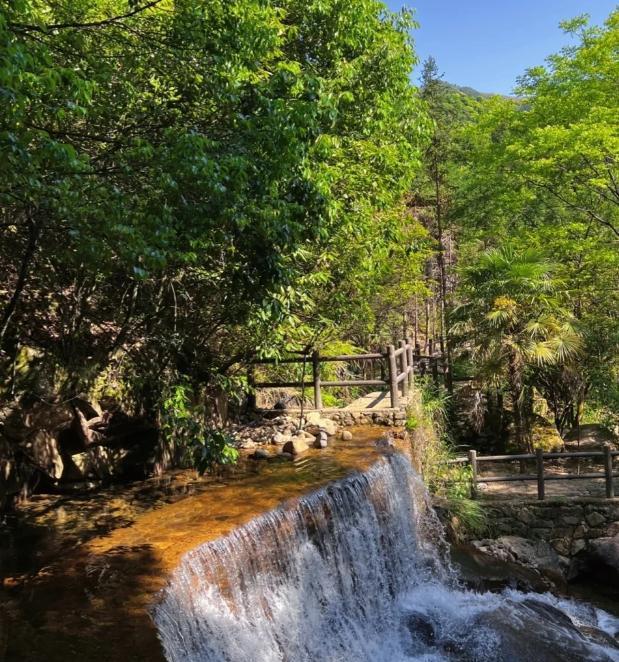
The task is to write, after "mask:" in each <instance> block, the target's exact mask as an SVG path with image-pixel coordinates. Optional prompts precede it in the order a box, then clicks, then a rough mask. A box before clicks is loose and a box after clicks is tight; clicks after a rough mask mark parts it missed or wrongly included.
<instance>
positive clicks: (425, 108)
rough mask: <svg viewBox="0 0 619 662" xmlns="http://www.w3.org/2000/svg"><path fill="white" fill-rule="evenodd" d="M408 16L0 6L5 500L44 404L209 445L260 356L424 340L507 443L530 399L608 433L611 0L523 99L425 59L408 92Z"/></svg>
mask: <svg viewBox="0 0 619 662" xmlns="http://www.w3.org/2000/svg"><path fill="white" fill-rule="evenodd" d="M415 27H416V26H415V22H414V20H413V15H412V14H409V13H407V12H402V13H398V14H393V13H390V12H388V11H387V10H386V9H385V7H384V5H383V4H382V3H381V2H379V1H378V0H356V1H354V2H349V3H342V2H337V1H336V0H305V1H303V2H300V1H298V0H282V1H281V2H277V3H274V2H262V1H261V0H212V1H211V2H203V1H201V0H179V1H173V0H154V1H152V2H147V3H144V2H135V1H134V0H130V1H129V2H126V0H96V1H91V2H82V1H81V0H72V1H70V2H64V3H54V4H50V3H47V2H40V1H38V0H17V1H15V2H12V3H10V4H9V5H4V6H3V8H2V9H1V10H0V95H1V96H2V99H3V109H4V112H3V113H2V115H1V116H0V146H1V149H2V160H1V161H0V228H1V234H0V269H1V273H2V274H3V277H2V282H1V283H0V371H1V372H0V377H1V383H0V398H1V399H2V416H3V421H4V428H3V432H0V434H1V435H2V438H1V439H0V452H1V453H2V456H3V458H4V459H3V460H0V461H2V462H3V463H4V464H3V466H4V467H5V469H6V470H5V471H4V474H5V477H7V484H9V487H7V488H4V491H5V492H7V493H14V492H16V491H18V490H19V489H22V487H23V485H24V484H26V485H27V484H29V481H30V484H31V483H32V480H33V479H32V476H33V473H36V471H40V470H41V466H40V465H37V463H36V462H33V461H32V452H33V451H32V450H30V451H26V450H24V448H25V447H24V445H23V441H24V435H25V434H26V432H24V428H23V425H22V424H21V423H20V424H19V425H16V424H15V419H16V417H17V418H19V416H22V413H23V412H24V411H30V410H31V409H32V408H33V407H35V408H36V407H37V406H39V405H41V403H43V404H44V405H45V406H46V407H50V406H53V405H58V406H60V405H61V404H63V405H65V404H68V405H70V406H74V404H75V402H77V400H76V399H77V398H79V400H80V401H97V402H104V403H108V405H109V407H110V408H111V409H112V410H114V411H122V412H123V415H124V416H126V417H129V418H131V420H134V419H135V420H137V419H138V418H139V419H140V420H142V421H145V422H146V424H147V425H148V426H152V428H153V429H154V430H159V431H160V432H162V433H163V434H162V436H163V437H174V436H177V437H183V436H184V438H185V439H190V438H191V439H195V438H196V437H199V438H200V439H201V440H202V441H201V443H202V444H203V445H204V444H205V445H207V446H208V444H209V443H211V441H209V440H213V439H220V438H219V437H217V436H216V435H215V436H213V430H214V427H213V426H216V425H220V424H221V422H222V411H221V404H219V407H218V403H221V399H222V396H224V395H227V397H228V401H229V402H241V401H242V399H243V398H244V396H245V395H246V394H247V392H248V388H249V387H248V384H247V379H246V369H247V364H248V362H249V361H250V360H251V359H252V358H255V357H256V356H278V355H281V354H282V353H283V352H286V351H300V352H306V353H307V352H309V351H311V350H312V349H313V348H325V347H328V346H329V344H330V343H333V342H335V341H338V342H340V343H341V342H344V343H345V344H348V345H350V346H354V347H358V348H364V349H368V350H370V349H372V348H376V347H380V346H382V345H383V344H384V343H385V342H387V341H389V339H390V338H392V337H394V336H395V335H399V336H401V335H402V334H408V335H410V336H414V338H415V340H416V341H418V342H419V343H420V344H421V345H423V344H424V343H425V342H426V341H427V340H428V339H429V338H433V339H436V340H437V344H438V345H440V347H441V349H442V352H443V355H444V356H445V357H446V360H447V362H448V364H449V374H450V375H452V376H454V375H455V376H462V375H467V376H471V377H473V379H474V385H475V388H476V389H477V392H478V394H479V397H478V400H477V406H478V408H479V411H478V412H477V413H476V416H477V420H478V421H479V422H480V426H482V425H484V424H487V423H488V422H489V421H490V419H494V420H496V419H497V417H498V418H501V419H505V425H509V426H511V429H512V430H513V436H514V439H515V443H516V444H517V445H520V446H522V447H527V446H530V445H531V443H532V442H531V426H532V421H533V418H534V414H535V410H536V407H537V403H538V402H539V401H540V399H543V400H544V402H545V403H546V405H547V407H549V408H550V411H551V412H552V415H553V417H554V420H555V421H556V426H557V429H558V431H559V432H560V433H565V432H567V431H568V430H569V429H571V428H572V427H574V426H577V425H578V424H579V423H580V422H582V421H584V420H589V419H591V420H596V421H597V422H603V423H604V424H606V425H608V426H610V427H612V426H613V425H617V424H618V421H619V385H618V381H619V167H618V163H617V158H618V157H617V155H618V154H619V119H618V118H619V98H618V94H617V80H618V79H619V12H614V13H613V14H611V16H609V18H608V20H607V22H606V24H605V25H604V26H603V27H589V26H588V25H587V23H586V21H585V19H576V20H573V21H571V22H568V23H566V24H565V29H566V30H567V31H568V32H570V33H572V34H574V35H576V36H577V42H576V43H577V45H576V46H574V47H570V48H566V49H565V50H564V51H562V52H561V53H558V54H556V55H552V56H551V57H550V58H549V59H548V61H547V62H546V64H544V63H541V64H540V66H539V67H537V68H534V69H532V70H530V71H528V72H526V73H524V75H523V77H522V79H521V81H520V87H519V89H518V91H517V95H516V96H514V97H513V98H511V97H507V98H505V97H499V96H494V97H489V96H487V95H480V94H475V93H473V94H471V93H467V90H466V88H457V87H454V86H451V85H448V84H446V83H445V82H444V81H443V80H442V78H441V75H440V63H438V64H437V63H436V62H434V61H433V60H432V59H430V60H429V61H427V62H426V63H425V64H424V67H423V74H422V78H421V81H420V84H419V86H417V85H415V84H414V83H412V82H411V72H412V69H413V67H414V65H415V64H416V62H417V59H416V55H415V52H414V47H413V38H414V29H413V28H415ZM447 381H448V387H449V388H451V386H452V384H451V383H450V380H449V377H448V380H447ZM37 411H38V410H37ZM22 418H23V416H22ZM20 420H21V419H20ZM22 423H23V421H22ZM20 425H22V427H20ZM499 425H503V423H499ZM26 427H27V426H26ZM16 429H17V431H16ZM27 433H28V434H32V428H28V430H27ZM86 434H89V433H86ZM20 435H21V436H20ZM78 436H79V435H78ZM82 436H83V434H82ZM48 442H49V440H47V441H46V443H48ZM54 443H55V442H54ZM213 443H215V442H213ZM217 443H219V442H217ZM28 448H31V447H28ZM218 448H220V447H218ZM220 450H221V448H220ZM2 491H3V488H0V494H1V493H2Z"/></svg>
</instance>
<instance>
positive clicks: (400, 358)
mask: <svg viewBox="0 0 619 662" xmlns="http://www.w3.org/2000/svg"><path fill="white" fill-rule="evenodd" d="M429 350H430V353H429V354H422V353H421V348H420V346H419V345H418V344H413V342H412V341H411V340H410V338H406V339H403V340H400V341H399V342H398V343H397V345H396V344H393V345H389V346H388V347H387V348H386V349H385V350H384V351H381V352H373V353H367V354H341V355H337V356H328V355H321V354H320V352H318V351H313V352H312V353H311V354H300V355H299V356H287V357H285V358H281V359H259V360H256V361H254V362H253V366H252V370H251V371H250V374H249V383H250V386H252V387H253V390H255V389H261V388H305V387H306V386H307V383H306V382H305V379H304V376H305V367H306V366H308V365H309V366H310V367H311V384H312V387H313V395H314V408H315V409H323V405H322V389H324V388H333V387H344V386H376V387H380V388H381V389H384V390H383V391H380V392H373V393H370V394H367V395H365V396H363V398H360V400H363V403H361V402H360V401H357V402H355V403H352V404H351V405H348V407H346V408H347V409H359V408H364V409H373V408H376V409H380V408H384V407H387V406H389V407H391V408H393V409H397V408H398V407H399V406H400V405H401V402H404V401H406V399H407V398H408V394H409V390H410V388H411V387H412V385H413V381H414V379H415V375H418V376H424V375H426V374H429V375H432V378H433V380H434V382H435V383H436V384H438V383H439V380H440V378H441V376H443V377H444V375H445V374H446V365H445V363H444V361H443V357H442V355H440V354H436V353H434V352H433V345H432V343H431V342H430V343H429ZM326 362H345V363H353V364H357V365H358V366H362V365H363V364H366V363H370V364H371V366H372V371H373V372H374V373H378V374H380V377H379V378H374V379H366V378H364V377H363V376H362V377H359V378H356V377H355V378H351V379H341V380H332V381H325V380H323V379H322V378H321V366H322V364H323V363H326ZM282 364H300V365H302V366H303V378H302V379H300V380H295V381H274V382H266V381H262V382H261V381H256V378H255V370H254V369H253V367H254V366H256V365H282ZM360 372H364V371H362V370H361V371H360ZM387 393H388V395H389V397H388V398H387V395H386V394H387ZM250 404H253V405H255V400H254V402H253V403H250ZM362 405H363V407H362Z"/></svg>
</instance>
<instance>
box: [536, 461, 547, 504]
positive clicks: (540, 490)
mask: <svg viewBox="0 0 619 662" xmlns="http://www.w3.org/2000/svg"><path fill="white" fill-rule="evenodd" d="M535 456H536V460H537V498H538V500H539V501H543V500H544V496H545V486H544V450H543V449H542V448H537V449H535Z"/></svg>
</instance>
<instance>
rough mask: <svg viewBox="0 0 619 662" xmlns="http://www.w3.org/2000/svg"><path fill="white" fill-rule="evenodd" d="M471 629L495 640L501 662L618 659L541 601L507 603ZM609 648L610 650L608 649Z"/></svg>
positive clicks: (595, 638)
mask: <svg viewBox="0 0 619 662" xmlns="http://www.w3.org/2000/svg"><path fill="white" fill-rule="evenodd" d="M476 621H477V622H475V621H474V622H472V623H471V628H472V630H479V631H480V632H482V633H483V631H484V630H485V631H486V632H488V633H489V634H490V636H492V634H496V635H498V637H496V639H495V640H494V646H493V654H494V656H495V659H497V660H501V661H502V662H520V661H521V660H536V662H564V661H565V660H570V661H571V662H610V661H611V660H613V659H616V658H615V657H614V655H613V657H611V655H610V654H609V653H611V652H612V653H614V652H616V648H615V647H614V646H613V647H612V648H613V649H615V650H612V649H611V650H609V652H608V653H607V652H605V651H603V650H601V649H600V648H599V643H598V642H599V640H598V638H597V637H593V636H589V635H587V634H585V633H583V632H582V631H581V630H579V629H578V627H577V625H576V624H574V623H573V622H572V620H571V618H570V617H569V616H568V615H567V614H566V613H565V612H563V611H561V610H559V609H557V608H555V607H553V606H551V605H549V604H547V603H545V602H543V601H542V600H536V599H530V598H529V599H526V600H524V601H522V602H516V601H512V600H506V601H505V604H503V605H502V606H500V607H499V608H498V609H495V610H493V611H489V612H485V613H482V614H480V615H479V616H478V617H477V619H476ZM609 648H610V647H609Z"/></svg>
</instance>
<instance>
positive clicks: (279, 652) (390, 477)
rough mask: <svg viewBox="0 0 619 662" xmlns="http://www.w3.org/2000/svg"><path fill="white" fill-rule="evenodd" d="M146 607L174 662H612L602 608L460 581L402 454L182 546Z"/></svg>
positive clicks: (609, 624) (612, 624) (610, 628)
mask: <svg viewBox="0 0 619 662" xmlns="http://www.w3.org/2000/svg"><path fill="white" fill-rule="evenodd" d="M154 618H155V622H156V625H157V627H158V630H159V634H160V638H161V641H162V644H163V647H164V651H165V654H166V658H167V659H168V660H169V661H170V662H181V661H184V662H223V661H226V662H276V661H279V662H305V661H307V662H309V661H316V662H323V661H324V662H336V661H337V662H370V661H372V662H374V661H375V662H383V661H384V662H399V661H405V660H406V661H409V660H428V661H429V660H467V661H470V662H473V661H475V662H483V661H484V660H488V661H490V660H493V661H494V660H514V661H516V660H520V659H526V658H527V657H528V658H529V659H536V660H555V659H556V660H566V659H569V660H575V661H576V660H583V661H584V660H587V661H588V662H590V661H594V660H600V661H603V660H619V654H618V653H619V651H618V650H617V649H616V648H614V647H613V640H612V637H611V635H610V634H608V633H609V632H611V633H612V634H614V631H616V630H619V621H617V619H614V618H613V617H611V616H609V615H608V614H605V613H604V612H601V611H599V610H596V609H594V608H592V607H589V606H586V605H585V606H583V605H581V604H578V603H572V602H569V601H565V600H558V599H557V598H553V597H552V596H536V597H535V599H533V598H531V596H530V595H527V594H523V593H518V592H516V591H511V592H510V591H505V592H504V593H502V594H490V593H474V592H472V591H469V590H466V589H464V588H463V587H462V586H460V584H459V582H458V578H457V575H456V573H455V572H454V571H453V570H452V569H451V567H450V565H449V561H448V554H447V546H446V545H445V542H444V538H443V535H442V529H441V527H440V524H439V522H438V520H437V518H436V516H435V514H434V511H433V510H432V508H431V505H430V502H429V498H428V495H427V491H426V489H425V487H424V485H423V483H422V481H421V480H420V479H419V477H418V476H417V475H416V474H415V472H414V471H413V469H412V468H411V465H410V462H409V460H408V458H406V457H405V456H404V455H401V454H399V453H393V454H390V455H388V456H385V457H384V458H382V459H381V460H380V461H378V462H377V463H376V464H375V465H374V466H373V467H372V468H370V469H369V470H368V471H366V472H364V473H360V474H353V475H351V476H349V477H347V478H344V479H342V480H339V481H336V482H333V483H331V484H329V485H328V486H327V487H325V488H322V489H320V490H318V491H316V492H314V493H312V494H309V495H307V496H305V497H302V498H300V499H298V500H296V501H294V502H293V503H291V504H284V505H283V506H281V507H280V508H278V509H276V510H274V511H271V512H268V513H265V514H264V515H261V516H260V517H257V518H256V519H254V520H252V521H251V522H249V523H248V524H246V525H244V526H242V527H240V528H238V529H236V530H235V531H234V532H233V533H232V534H230V535H228V536H226V537H224V538H220V539H218V540H215V541H213V542H209V543H206V544H204V545H202V546H200V547H198V548H197V549H195V550H193V551H191V552H190V553H188V554H187V555H186V556H185V557H184V559H183V560H182V562H181V564H180V566H179V567H178V568H177V569H176V570H175V572H174V573H173V576H172V577H171V580H170V583H169V586H168V587H167V589H166V590H165V592H164V595H163V596H162V600H161V602H160V603H159V604H158V605H157V607H156V608H155V613H154ZM587 628H588V629H587ZM583 632H586V633H585V634H583ZM527 645H530V646H531V647H532V648H531V652H529V653H527V654H526V655H524V654H523V656H522V657H520V653H522V652H524V651H527V650H528V649H527ZM566 646H567V648H566ZM567 650H569V653H570V654H569V656H568V657H565V654H566V651H567ZM553 655H555V657H553ZM561 655H563V657H561Z"/></svg>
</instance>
